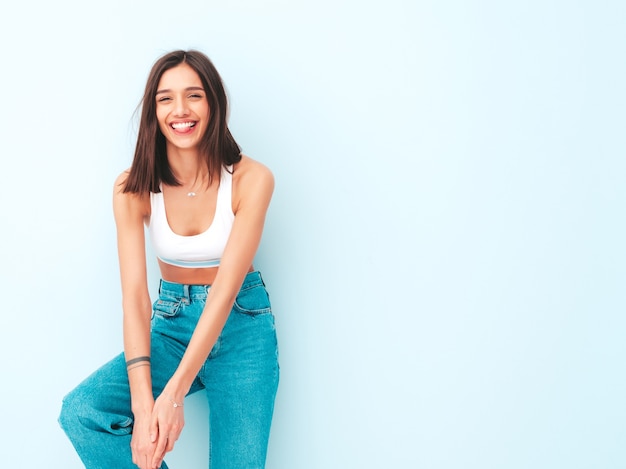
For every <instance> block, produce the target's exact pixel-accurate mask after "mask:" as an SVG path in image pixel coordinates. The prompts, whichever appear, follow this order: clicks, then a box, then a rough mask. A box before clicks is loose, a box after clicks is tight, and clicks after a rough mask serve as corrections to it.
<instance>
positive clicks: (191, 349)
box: [153, 157, 274, 454]
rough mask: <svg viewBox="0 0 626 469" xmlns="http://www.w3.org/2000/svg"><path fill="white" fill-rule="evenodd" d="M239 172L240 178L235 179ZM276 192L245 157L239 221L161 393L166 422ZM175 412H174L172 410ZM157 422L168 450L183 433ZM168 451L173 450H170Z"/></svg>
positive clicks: (222, 315)
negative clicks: (168, 443) (167, 441)
mask: <svg viewBox="0 0 626 469" xmlns="http://www.w3.org/2000/svg"><path fill="white" fill-rule="evenodd" d="M237 172H239V174H237ZM273 190H274V178H273V175H272V173H271V172H270V171H269V170H268V169H267V168H266V167H265V166H263V165H261V164H260V163H257V162H255V161H253V160H250V159H249V158H247V157H244V159H243V160H242V161H241V162H240V163H239V164H238V165H237V167H236V169H235V173H234V175H233V208H234V213H235V221H234V223H233V227H232V231H231V233H230V237H229V239H228V243H227V245H226V248H225V251H224V255H223V256H222V259H221V261H220V266H219V270H218V273H217V276H216V277H215V281H214V282H213V284H212V285H211V288H210V289H209V294H208V297H207V302H206V306H205V309H204V311H203V313H202V315H201V316H200V320H199V321H198V324H197V325H196V329H195V331H194V333H193V335H192V337H191V341H190V342H189V345H188V347H187V350H186V351H185V354H184V355H183V358H182V360H181V362H180V364H179V366H178V368H177V370H176V372H175V373H174V375H173V376H172V377H171V378H170V380H169V382H168V383H167V385H166V386H165V389H164V391H163V396H164V397H163V399H161V398H159V399H157V402H156V404H155V413H157V407H160V406H163V407H166V408H168V411H167V412H165V411H164V417H165V415H166V413H167V414H169V413H170V412H171V411H172V403H171V402H170V399H171V400H173V401H175V402H178V403H181V402H183V399H184V397H185V395H186V394H187V392H188V391H189V388H190V387H191V384H192V382H193V380H194V379H195V377H196V376H197V374H198V372H199V371H200V368H201V367H202V365H203V364H204V362H205V361H206V359H207V357H208V355H209V353H210V352H211V349H212V347H213V345H214V344H215V342H216V340H217V338H218V337H219V335H220V333H221V331H222V328H223V327H224V324H225V323H226V320H227V319H228V315H229V313H230V311H231V309H232V306H233V303H234V301H235V299H236V297H237V294H238V293H239V290H240V288H241V285H242V283H243V280H244V278H245V276H246V274H247V272H248V270H249V269H250V266H251V265H252V261H253V260H254V256H255V254H256V251H257V248H258V246H259V243H260V241H261V235H262V232H263V225H264V223H265V216H266V213H267V209H268V207H269V203H270V200H271V197H272V193H273ZM174 410H176V409H174ZM153 418H157V419H158V420H159V425H158V426H159V446H158V448H157V454H159V448H160V447H161V446H162V445H163V446H164V445H165V443H164V442H162V441H161V439H162V437H161V435H162V434H163V433H164V434H169V435H171V434H172V433H174V435H175V436H176V437H178V434H179V432H180V429H179V428H178V426H177V424H176V422H175V421H171V423H167V419H163V420H161V419H160V417H153ZM168 450H169V447H168Z"/></svg>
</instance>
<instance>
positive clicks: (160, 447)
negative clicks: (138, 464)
mask: <svg viewBox="0 0 626 469" xmlns="http://www.w3.org/2000/svg"><path fill="white" fill-rule="evenodd" d="M182 402H183V400H182V399H181V400H180V401H173V400H172V398H171V397H169V394H167V393H166V392H163V393H162V394H161V395H160V396H159V397H158V399H157V400H156V402H155V403H154V408H153V409H152V417H151V424H150V441H151V442H152V443H154V444H156V448H155V449H154V454H153V457H152V461H151V463H152V465H151V466H150V468H151V469H158V468H159V467H160V466H161V463H162V462H163V458H164V457H165V454H166V453H168V452H170V451H172V450H173V449H174V444H175V443H176V441H177V440H178V437H179V436H180V433H181V432H182V431H183V427H184V426H185V413H184V411H183V405H182Z"/></svg>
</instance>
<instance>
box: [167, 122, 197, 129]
mask: <svg viewBox="0 0 626 469" xmlns="http://www.w3.org/2000/svg"><path fill="white" fill-rule="evenodd" d="M194 125H196V123H195V122H176V123H174V124H172V127H173V128H174V129H186V128H189V127H193V126H194Z"/></svg>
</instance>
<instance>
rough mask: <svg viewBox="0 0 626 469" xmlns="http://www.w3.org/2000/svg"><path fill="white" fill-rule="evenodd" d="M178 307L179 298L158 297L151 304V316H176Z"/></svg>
mask: <svg viewBox="0 0 626 469" xmlns="http://www.w3.org/2000/svg"><path fill="white" fill-rule="evenodd" d="M179 309H180V300H170V299H166V298H159V299H158V300H156V301H155V302H154V303H153V304H152V317H153V318H154V317H155V316H158V317H161V318H171V317H174V316H176V314H177V313H178V310H179Z"/></svg>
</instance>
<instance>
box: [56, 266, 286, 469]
mask: <svg viewBox="0 0 626 469" xmlns="http://www.w3.org/2000/svg"><path fill="white" fill-rule="evenodd" d="M209 288H210V286H203V285H182V284H177V283H171V282H166V281H164V280H161V283H160V288H159V298H158V300H157V301H156V302H154V304H153V311H152V332H151V337H152V345H151V349H152V350H151V357H152V389H153V393H154V395H155V396H158V395H159V394H160V393H161V392H162V390H163V388H164V386H165V385H166V383H167V381H168V379H169V378H170V377H171V376H172V374H173V373H174V371H175V370H176V368H177V366H178V364H179V362H180V360H181V358H182V356H183V353H184V352H185V349H186V347H187V344H188V343H189V339H190V338H191V335H192V333H193V331H194V328H195V325H196V323H197V321H198V319H199V317H200V314H201V313H202V310H203V309H204V306H205V304H206V298H207V292H208V290H209ZM278 376H279V366H278V348H277V343H276V330H275V328H274V316H273V314H272V310H271V306H270V302H269V296H268V294H267V291H266V289H265V284H264V283H263V280H262V278H261V274H260V273H259V272H250V273H249V274H248V275H247V276H246V278H245V280H244V282H243V285H242V287H241V290H240V291H239V294H238V296H237V299H236V300H235V304H234V305H233V309H232V311H231V313H230V315H229V317H228V320H227V321H226V324H225V326H224V329H223V330H222V333H221V335H220V336H219V338H218V339H217V341H216V343H215V345H214V347H213V349H212V350H211V353H210V354H209V356H208V358H207V360H206V362H205V363H204V365H203V366H202V368H201V370H200V372H199V373H198V376H197V377H196V379H195V380H194V382H193V385H192V387H191V389H190V391H189V394H192V393H195V392H197V391H200V390H204V391H205V392H206V396H207V399H208V404H209V416H208V418H209V429H210V430H209V431H210V442H209V443H210V445H209V447H208V448H207V451H209V463H210V464H209V467H210V468H211V469H244V468H245V469H257V468H264V467H265V458H266V453H267V445H268V439H269V432H270V424H271V420H272V414H273V410H274V398H275V396H276V390H277V387H278ZM59 423H60V424H61V427H62V428H63V430H64V431H65V432H66V434H67V435H68V437H69V439H70V440H71V442H72V444H73V445H74V447H75V449H76V451H77V453H78V455H79V456H80V458H81V459H82V461H83V463H84V464H85V467H86V468H88V469H105V468H106V469H125V468H135V469H136V466H135V465H134V464H133V463H132V456H131V450H130V441H131V434H132V431H133V414H132V412H131V402H130V388H129V384H128V375H127V372H126V362H125V357H124V354H120V355H118V356H117V357H115V358H114V359H113V360H111V361H110V362H109V363H107V364H105V365H104V366H103V367H102V368H100V369H98V370H97V371H96V372H95V373H93V374H92V375H91V376H89V377H88V378H87V379H86V380H85V381H83V382H82V383H81V384H80V385H78V386H77V387H76V388H75V389H74V390H73V391H71V392H70V393H69V394H68V395H67V396H66V397H65V398H64V399H63V406H62V409H61V415H60V417H59ZM162 467H163V468H167V464H165V463H163V466H162Z"/></svg>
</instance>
